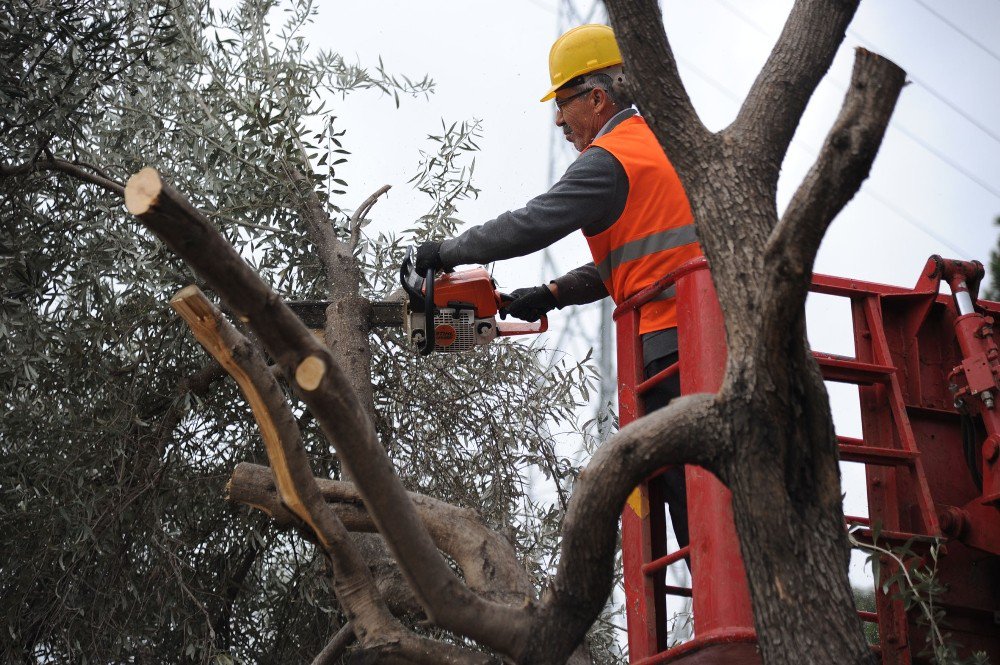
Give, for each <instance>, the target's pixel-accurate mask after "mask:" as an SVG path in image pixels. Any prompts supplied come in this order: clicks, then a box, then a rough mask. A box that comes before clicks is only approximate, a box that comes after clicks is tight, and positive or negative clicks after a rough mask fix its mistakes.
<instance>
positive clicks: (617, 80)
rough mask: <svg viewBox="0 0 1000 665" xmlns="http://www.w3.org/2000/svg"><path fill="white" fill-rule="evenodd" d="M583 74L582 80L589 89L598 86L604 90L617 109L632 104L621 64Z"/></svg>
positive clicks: (625, 107)
mask: <svg viewBox="0 0 1000 665" xmlns="http://www.w3.org/2000/svg"><path fill="white" fill-rule="evenodd" d="M584 76H585V78H584V82H585V83H586V84H587V85H588V86H589V87H590V89H591V90H593V89H594V88H600V89H601V90H603V91H604V92H606V93H607V94H608V98H609V99H610V100H611V103H612V104H614V105H615V106H617V107H618V108H619V109H627V108H629V107H630V106H632V104H633V102H632V95H631V94H629V91H628V84H627V81H626V79H625V72H624V71H623V70H622V67H621V65H617V66H614V67H607V68H605V69H602V70H600V71H597V72H591V73H590V74H585V75H584Z"/></svg>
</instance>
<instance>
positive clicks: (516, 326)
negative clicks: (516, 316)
mask: <svg viewBox="0 0 1000 665" xmlns="http://www.w3.org/2000/svg"><path fill="white" fill-rule="evenodd" d="M548 329H549V317H547V316H545V315H544V314H543V315H542V318H540V319H538V322H537V323H502V322H498V323H497V337H512V336H513V335H537V334H538V333H543V332H545V331H546V330H548Z"/></svg>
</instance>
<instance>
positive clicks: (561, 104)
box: [555, 88, 593, 111]
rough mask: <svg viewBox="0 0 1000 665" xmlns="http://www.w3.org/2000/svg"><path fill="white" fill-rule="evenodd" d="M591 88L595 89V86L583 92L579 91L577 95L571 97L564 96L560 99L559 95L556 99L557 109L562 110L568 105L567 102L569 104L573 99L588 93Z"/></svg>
mask: <svg viewBox="0 0 1000 665" xmlns="http://www.w3.org/2000/svg"><path fill="white" fill-rule="evenodd" d="M591 90H593V88H588V89H586V90H584V91H583V92H578V93H576V94H575V95H570V96H569V97H563V98H562V99H559V98H558V97H557V98H556V100H555V101H556V109H558V110H560V111H561V110H562V108H563V107H564V106H566V105H567V104H569V103H570V102H571V101H573V100H574V99H576V98H577V97H582V96H583V95H586V94H587V93H588V92H590V91H591Z"/></svg>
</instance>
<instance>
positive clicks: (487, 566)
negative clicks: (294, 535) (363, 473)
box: [227, 462, 534, 603]
mask: <svg viewBox="0 0 1000 665" xmlns="http://www.w3.org/2000/svg"><path fill="white" fill-rule="evenodd" d="M316 483H317V485H318V486H319V490H320V492H321V493H322V495H323V498H324V500H326V502H327V503H328V504H329V505H330V506H331V508H332V509H333V510H334V512H335V513H337V516H338V517H339V518H340V520H341V521H342V522H343V523H344V524H345V526H347V528H348V529H350V530H351V531H375V523H374V522H373V521H372V519H371V516H370V515H368V512H367V511H366V510H365V509H364V506H363V505H362V504H361V495H360V494H359V493H358V490H357V488H356V487H355V486H354V483H347V482H342V481H337V480H328V479H324V478H317V479H316ZM410 497H411V499H412V500H413V504H414V505H415V506H416V507H417V513H418V514H419V515H420V519H421V520H422V521H423V522H424V525H425V526H426V527H427V530H428V531H429V532H430V534H431V537H432V538H433V539H434V543H435V544H436V545H437V546H438V548H439V549H440V550H441V551H442V552H444V553H446V554H447V555H449V556H450V557H452V558H453V559H454V560H455V562H456V563H457V564H458V566H459V568H460V569H461V570H462V575H463V577H464V578H465V581H466V583H467V584H468V585H469V587H470V588H471V589H472V590H473V591H476V592H477V593H481V594H483V595H484V596H488V597H494V598H497V599H503V600H505V601H507V602H511V603H517V602H524V600H525V599H527V598H531V597H533V596H534V588H533V587H532V585H531V579H530V578H529V577H528V574H527V572H526V571H525V570H524V568H523V567H522V566H521V564H520V562H518V560H517V554H516V553H515V552H514V548H513V547H511V545H510V543H508V542H507V541H506V540H505V539H504V538H502V537H501V536H499V535H498V534H497V533H496V532H494V531H492V530H491V529H488V528H486V527H485V526H483V524H482V523H481V522H480V521H479V520H478V519H477V518H476V515H475V513H473V512H472V511H470V510H468V509H465V508H459V507H457V506H453V505H451V504H449V503H445V502H444V501H438V500H437V499H434V498H431V497H429V496H424V495H422V494H416V493H414V492H411V493H410ZM227 498H228V500H230V501H234V502H237V503H243V504H247V505H249V506H252V507H254V508H257V509H259V510H263V511H264V512H266V513H267V514H268V515H269V516H270V517H271V518H272V519H273V520H274V521H275V523H276V524H277V525H279V526H285V527H288V526H298V522H297V520H296V519H295V518H294V516H293V514H292V513H291V512H290V511H289V510H288V509H287V508H286V507H285V506H284V505H283V504H282V503H281V500H280V499H279V497H278V494H277V491H276V488H275V479H274V475H273V474H272V472H271V469H269V468H267V467H266V466H260V465H258V464H249V463H246V462H244V463H241V464H238V465H237V466H236V468H235V469H234V470H233V475H232V477H231V478H230V479H229V484H228V486H227Z"/></svg>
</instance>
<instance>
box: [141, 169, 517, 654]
mask: <svg viewBox="0 0 1000 665" xmlns="http://www.w3.org/2000/svg"><path fill="white" fill-rule="evenodd" d="M125 202H126V206H127V208H128V210H129V211H130V212H132V213H133V214H135V215H137V216H138V217H139V218H140V220H141V221H142V222H143V224H144V225H146V227H147V228H149V229H150V230H151V231H153V232H154V233H155V234H156V235H157V236H158V237H159V238H160V239H161V240H162V241H163V242H165V243H166V244H167V245H168V246H169V247H170V248H171V249H172V250H173V251H175V252H176V253H177V254H178V255H180V256H181V258H183V259H184V260H185V262H187V264H188V265H189V266H191V267H192V268H193V269H194V270H195V271H197V272H198V274H199V275H201V276H202V277H203V278H204V279H205V280H206V282H207V283H208V284H210V285H211V287H212V288H213V289H214V290H215V291H216V292H217V293H218V294H219V295H220V297H222V299H223V300H224V301H225V302H226V303H227V304H228V305H229V307H230V308H231V309H232V310H233V311H234V312H237V313H239V314H240V316H241V318H242V319H243V320H244V321H245V322H246V323H247V324H248V325H249V326H250V327H251V328H252V329H253V330H254V332H255V333H256V334H257V335H258V336H259V338H260V340H261V342H262V344H263V345H264V348H265V349H266V350H267V352H268V353H269V354H270V355H271V357H273V358H274V359H275V361H276V362H277V364H279V365H280V366H281V367H282V369H283V371H284V373H285V377H286V379H287V380H288V382H289V385H291V386H293V388H294V389H295V390H296V393H297V394H298V395H299V397H300V398H301V399H302V400H303V401H304V402H305V403H306V405H307V406H308V407H309V409H310V410H311V411H312V412H313V413H314V414H315V415H316V418H317V420H318V421H319V423H320V425H321V427H322V429H323V431H324V433H325V434H326V436H327V437H328V438H329V439H330V440H331V441H332V442H333V443H334V444H335V445H336V446H337V449H338V453H339V454H340V459H341V460H342V462H343V464H344V467H345V468H346V469H347V470H348V472H349V473H350V475H351V477H352V478H354V479H355V480H356V481H357V482H358V489H359V492H360V493H361V496H362V499H363V500H364V503H365V506H366V507H367V509H368V511H369V513H370V514H371V516H372V519H373V520H374V521H375V524H376V526H377V527H378V530H379V533H380V534H382V536H383V537H384V538H385V540H386V542H387V543H388V545H389V547H390V549H391V550H392V553H393V556H394V557H395V558H396V560H397V561H398V562H399V563H400V566H401V569H402V570H403V573H404V575H406V578H407V580H408V581H409V583H410V585H411V586H412V587H413V589H414V592H415V593H416V595H417V597H418V598H419V599H420V602H421V604H422V605H423V606H424V608H425V610H426V612H427V614H428V616H429V617H430V618H431V619H432V620H433V621H434V622H435V623H437V624H438V625H440V626H441V627H443V628H445V629H448V630H451V631H453V632H456V633H458V634H462V635H465V636H467V637H470V638H472V639H474V640H476V641H478V642H480V643H482V644H484V645H486V646H489V647H491V648H494V649H496V650H498V651H502V652H504V653H519V652H521V651H523V650H524V648H525V645H526V644H527V642H528V641H530V639H531V636H530V633H529V625H528V621H527V618H526V616H525V615H524V613H523V612H521V611H520V610H518V609H515V608H511V607H508V606H506V605H502V604H499V603H492V602H489V601H486V600H485V599H483V598H481V597H479V596H478V595H477V594H475V593H473V592H472V591H471V590H470V589H469V588H468V587H467V586H465V584H463V583H462V582H461V580H459V579H458V577H456V576H455V573H454V572H453V571H452V570H451V569H450V568H449V567H448V565H447V563H446V562H445V560H444V558H443V557H442V556H441V554H440V552H438V550H437V548H436V547H435V546H434V543H433V541H432V539H431V538H430V535H429V534H428V533H427V530H426V529H425V528H424V527H423V524H422V522H421V521H420V520H419V518H418V517H417V514H416V510H415V508H414V506H413V503H412V501H410V499H409V496H408V495H407V493H406V491H405V489H404V488H403V486H402V483H400V481H399V479H398V477H396V475H395V472H394V470H393V468H392V464H391V462H390V461H389V459H388V457H387V456H386V454H385V451H384V450H383V448H382V446H381V445H380V444H379V442H378V440H377V437H376V435H375V430H374V427H373V425H372V422H371V420H370V418H369V417H368V416H367V412H366V410H365V408H364V406H363V405H362V404H361V403H360V402H359V400H358V398H357V396H356V394H355V393H354V392H353V390H352V389H351V384H350V382H349V380H348V378H347V376H346V375H345V374H344V372H343V371H342V370H341V368H340V366H339V365H338V364H337V362H336V361H335V360H334V358H333V356H332V355H331V354H330V351H329V350H328V349H327V348H326V347H324V346H323V345H321V344H320V343H319V342H318V341H317V340H316V339H315V338H314V337H313V336H312V334H311V333H310V332H309V330H308V329H307V328H306V327H305V326H304V325H302V323H301V322H300V321H299V320H298V319H297V318H296V316H295V314H294V313H292V311H291V310H290V309H289V308H288V307H287V306H285V305H284V303H283V302H282V301H281V299H280V298H279V297H278V296H277V295H276V294H275V293H274V292H273V291H271V289H270V288H269V287H268V286H267V285H266V284H265V283H264V282H263V281H262V280H261V279H260V277H259V276H258V275H257V274H256V273H255V272H254V271H253V270H252V269H251V268H250V267H249V266H248V265H247V264H246V263H245V262H244V261H243V260H242V259H241V258H240V256H239V254H237V253H236V250H235V249H233V247H232V246H231V245H230V244H229V243H228V242H226V240H225V239H224V238H223V237H222V236H221V235H220V234H219V233H218V232H217V231H216V230H215V229H214V228H213V227H212V225H211V224H210V223H209V221H208V220H207V219H206V217H205V216H204V215H203V214H202V213H201V212H200V211H199V210H197V209H196V208H195V207H194V206H192V205H191V204H190V203H189V202H188V201H187V200H186V199H184V197H183V196H181V195H180V194H179V193H178V192H177V191H176V190H174V189H173V188H172V187H170V186H169V185H166V184H165V183H163V182H162V180H161V179H160V176H159V174H158V173H157V172H156V171H155V170H154V169H152V168H146V169H143V170H142V171H140V172H139V173H137V174H136V175H134V176H132V178H130V179H129V182H128V184H127V186H126V189H125ZM310 477H311V476H310ZM317 500H320V499H319V497H318V494H317ZM324 505H325V504H324ZM320 514H321V515H323V514H329V513H323V512H321V513H320ZM359 637H360V636H359Z"/></svg>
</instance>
